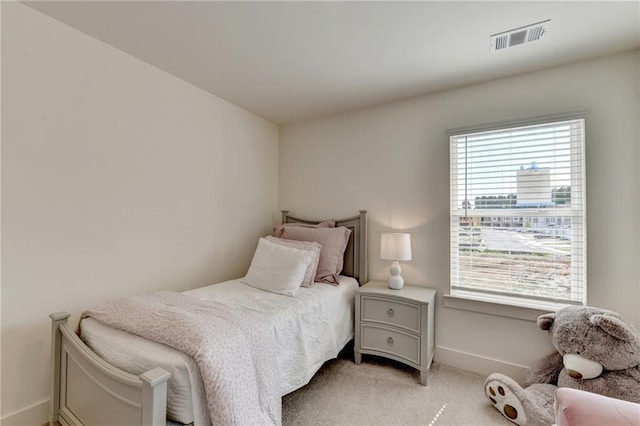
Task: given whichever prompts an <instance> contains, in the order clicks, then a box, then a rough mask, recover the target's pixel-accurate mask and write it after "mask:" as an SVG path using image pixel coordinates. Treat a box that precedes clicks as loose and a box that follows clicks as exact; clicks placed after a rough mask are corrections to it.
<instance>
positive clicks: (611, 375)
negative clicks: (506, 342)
mask: <svg viewBox="0 0 640 426" xmlns="http://www.w3.org/2000/svg"><path fill="white" fill-rule="evenodd" d="M537 325H538V327H539V328H540V329H541V330H548V331H549V334H550V335H551V342H552V343H553V346H554V347H555V348H556V350H557V352H554V353H552V354H550V355H548V356H546V357H545V358H543V359H541V360H540V361H539V362H538V363H536V364H535V365H534V366H532V367H531V368H529V369H528V370H527V371H526V373H525V384H526V386H525V387H524V388H523V387H522V386H520V385H519V384H518V383H517V382H516V381H515V380H513V379H511V378H510V377H508V376H506V375H504V374H500V373H493V374H491V375H490V376H489V377H487V379H486V380H485V382H484V389H485V394H486V396H487V398H489V401H491V403H492V404H493V406H494V407H495V408H496V409H497V410H498V411H500V413H502V415H503V416H505V417H506V418H507V419H508V420H510V421H511V422H513V423H515V424H517V425H520V426H524V425H527V426H549V425H552V424H554V423H555V411H554V408H553V402H554V393H555V390H556V389H557V388H558V387H570V388H574V389H580V390H584V391H588V392H593V393H598V394H601V395H605V396H609V397H612V398H617V399H622V400H626V401H631V402H636V403H640V336H639V335H638V331H637V330H636V329H635V328H634V327H633V325H631V324H629V323H627V322H625V321H624V320H623V319H622V317H621V316H620V315H619V314H617V313H615V312H613V311H609V310H606V309H600V308H595V307H589V306H568V307H565V308H562V309H560V310H558V311H557V312H555V313H548V314H544V315H540V316H539V317H538V320H537Z"/></svg>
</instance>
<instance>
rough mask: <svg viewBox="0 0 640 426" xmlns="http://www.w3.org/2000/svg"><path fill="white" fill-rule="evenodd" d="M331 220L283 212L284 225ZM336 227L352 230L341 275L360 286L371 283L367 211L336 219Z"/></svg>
mask: <svg viewBox="0 0 640 426" xmlns="http://www.w3.org/2000/svg"><path fill="white" fill-rule="evenodd" d="M325 220H329V219H323V220H310V219H300V218H297V217H293V216H290V215H289V210H282V223H283V224H285V223H309V224H316V223H320V222H323V221H325ZM335 222H336V226H344V227H345V228H349V229H350V230H351V235H349V243H348V244H347V248H346V250H345V251H344V266H343V268H342V272H341V274H343V275H348V276H350V277H354V278H355V279H357V280H358V282H359V283H360V285H363V284H365V283H366V282H367V281H369V265H368V264H367V211H366V210H360V214H359V215H357V216H353V217H348V218H345V219H336V220H335Z"/></svg>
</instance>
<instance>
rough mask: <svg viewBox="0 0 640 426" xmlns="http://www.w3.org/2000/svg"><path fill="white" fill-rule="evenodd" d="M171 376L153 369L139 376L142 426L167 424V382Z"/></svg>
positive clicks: (159, 369)
mask: <svg viewBox="0 0 640 426" xmlns="http://www.w3.org/2000/svg"><path fill="white" fill-rule="evenodd" d="M170 376H171V375H170V374H169V373H167V372H166V371H165V370H163V369H162V368H159V367H158V368H154V369H153V370H149V371H147V372H146V373H144V374H141V375H140V379H141V380H142V382H143V385H142V401H143V402H142V407H143V409H142V426H161V425H162V426H165V425H166V423H167V380H169V377H170Z"/></svg>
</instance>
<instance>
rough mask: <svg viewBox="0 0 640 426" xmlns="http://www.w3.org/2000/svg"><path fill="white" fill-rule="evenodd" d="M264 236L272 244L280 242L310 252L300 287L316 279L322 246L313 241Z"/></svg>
mask: <svg viewBox="0 0 640 426" xmlns="http://www.w3.org/2000/svg"><path fill="white" fill-rule="evenodd" d="M265 238H266V239H267V241H269V242H271V243H274V244H280V245H281V246H287V247H293V248H296V249H298V250H304V251H310V252H311V255H312V257H311V259H312V260H311V263H309V266H308V267H307V272H306V273H305V275H304V279H303V280H302V284H300V287H311V286H312V285H313V283H314V281H315V280H316V272H317V271H318V262H319V261H320V251H321V250H322V246H321V245H320V244H319V243H316V242H314V241H295V240H284V239H282V238H276V237H272V236H271V235H267V236H266V237H265Z"/></svg>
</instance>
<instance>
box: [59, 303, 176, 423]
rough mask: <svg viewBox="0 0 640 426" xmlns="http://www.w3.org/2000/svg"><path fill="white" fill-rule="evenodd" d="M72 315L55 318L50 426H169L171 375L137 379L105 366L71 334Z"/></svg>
mask: <svg viewBox="0 0 640 426" xmlns="http://www.w3.org/2000/svg"><path fill="white" fill-rule="evenodd" d="M70 316H71V315H70V314H69V313H67V312H58V313H54V314H51V315H49V317H50V318H51V321H52V322H51V401H50V403H49V423H50V424H51V425H53V424H55V422H60V423H61V424H63V425H73V426H75V425H92V426H93V425H105V426H106V425H116V424H117V425H142V426H152V425H153V426H160V425H162V426H165V425H166V409H167V380H168V379H169V373H167V372H166V371H165V370H163V369H161V368H154V369H153V370H150V371H148V372H146V373H144V374H141V375H140V376H134V375H132V374H129V373H127V372H125V371H122V370H120V369H119V368H116V367H114V366H112V365H111V364H109V363H107V362H106V361H104V360H103V359H102V358H100V357H99V356H97V355H96V354H95V353H94V352H92V351H91V349H89V347H87V345H85V344H84V342H83V341H82V340H81V339H80V338H79V337H78V336H77V335H76V333H74V332H73V331H72V330H70V329H69V327H68V324H67V319H68V318H69V317H70Z"/></svg>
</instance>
